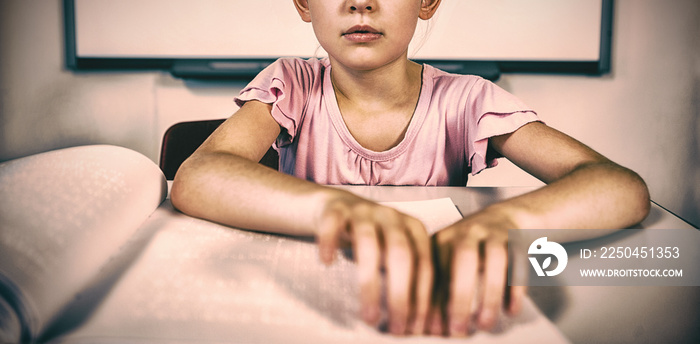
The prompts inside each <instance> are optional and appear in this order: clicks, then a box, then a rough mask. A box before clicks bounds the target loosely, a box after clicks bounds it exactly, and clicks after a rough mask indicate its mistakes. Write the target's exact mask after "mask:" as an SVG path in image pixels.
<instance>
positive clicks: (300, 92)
mask: <svg viewBox="0 0 700 344" xmlns="http://www.w3.org/2000/svg"><path fill="white" fill-rule="evenodd" d="M320 67H321V66H320V62H319V61H318V60H308V61H307V60H303V59H299V58H281V59H278V60H277V61H275V62H273V63H272V64H270V65H269V66H268V67H266V68H265V69H264V70H263V71H262V72H260V73H259V74H258V75H257V76H256V77H255V78H254V79H253V81H251V82H250V83H249V84H248V85H247V86H246V87H245V88H244V89H243V90H242V91H241V92H240V94H239V96H238V97H236V98H235V99H234V100H235V102H236V104H237V105H238V106H243V104H244V103H245V102H247V101H249V100H258V101H261V102H263V103H267V104H272V117H273V118H274V119H275V121H277V123H278V124H279V125H280V126H281V127H282V128H283V129H284V130H283V132H282V133H281V134H280V137H278V139H277V142H276V143H275V144H276V145H277V146H278V147H280V146H284V145H287V144H290V143H291V142H292V141H293V140H294V137H295V136H296V133H297V132H298V129H299V125H300V124H301V123H302V122H303V117H304V113H305V108H306V106H307V101H308V98H309V92H310V90H311V89H312V85H313V83H314V80H315V79H317V78H316V77H315V75H316V74H317V73H318V71H317V70H318V69H319V68H320Z"/></svg>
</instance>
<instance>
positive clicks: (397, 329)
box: [389, 320, 406, 335]
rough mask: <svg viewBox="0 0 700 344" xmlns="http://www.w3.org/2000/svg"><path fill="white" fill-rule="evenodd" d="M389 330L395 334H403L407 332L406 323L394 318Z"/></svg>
mask: <svg viewBox="0 0 700 344" xmlns="http://www.w3.org/2000/svg"><path fill="white" fill-rule="evenodd" d="M389 331H391V333H392V334H395V335H402V334H405V333H406V325H405V324H404V323H403V321H398V320H392V321H391V325H389Z"/></svg>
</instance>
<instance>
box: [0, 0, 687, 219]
mask: <svg viewBox="0 0 700 344" xmlns="http://www.w3.org/2000/svg"><path fill="white" fill-rule="evenodd" d="M233 19H235V18H233ZM699 23H700V3H698V2H697V1H696V0H675V1H672V2H668V1H662V0H618V1H616V9H615V28H614V41H613V44H614V47H613V67H612V73H611V74H610V75H606V76H603V77H586V76H567V75H521V74H517V75H504V76H503V77H502V78H501V80H500V81H499V84H500V85H501V86H502V87H504V88H506V89H507V90H509V91H511V92H512V93H514V94H516V95H517V96H519V97H520V98H521V99H523V100H524V101H525V102H526V103H529V104H530V105H531V106H532V107H534V108H535V109H537V110H538V112H539V113H540V115H541V117H542V118H543V119H544V120H545V121H546V122H547V123H548V124H549V125H551V126H553V127H556V128H558V129H560V130H562V131H564V132H566V133H568V134H570V135H571V136H573V137H575V138H577V139H579V140H581V141H582V142H584V143H586V144H588V145H590V146H591V147H593V148H594V149H596V150H598V151H600V152H601V153H603V154H604V155H606V156H608V157H609V158H611V159H613V160H615V161H617V162H619V163H620V164H622V165H625V166H628V167H630V168H632V169H634V170H635V171H637V172H639V173H640V174H641V175H642V177H644V178H645V180H646V181H647V183H648V184H649V186H650V189H651V192H652V198H653V199H654V200H655V201H657V202H658V203H659V204H661V205H662V206H664V207H666V208H668V209H670V210H671V211H673V212H675V213H677V214H680V215H681V216H683V217H684V218H686V219H688V220H689V221H691V222H693V223H694V224H695V225H696V226H697V225H700V168H699V167H700V166H699V164H700V138H698V136H699V134H700V121H699V120H698V114H699V113H700V41H699V40H698V37H700V24H699ZM62 30H63V25H62V4H61V1H60V0H42V1H22V0H3V1H2V2H0V54H1V55H0V111H1V112H0V161H2V160H8V159H12V158H17V157H21V156H25V155H28V154H33V153H38V152H42V151H46V150H51V149H56V148H61V147H67V146H73V145H79V144H90V143H109V144H116V145H121V146H126V147H129V148H132V149H135V150H137V151H140V152H142V153H144V154H145V155H147V156H148V157H150V158H151V159H153V160H154V161H157V159H158V155H159V144H160V138H161V137H162V134H163V132H164V131H165V129H166V128H167V127H168V126H169V125H171V124H173V123H176V122H179V121H184V120H195V119H204V118H223V117H227V116H229V115H230V114H231V113H232V112H233V111H235V106H234V104H233V102H232V97H233V96H234V95H235V94H236V93H237V91H238V90H239V89H240V88H241V87H242V86H243V85H244V82H216V83H204V82H187V81H183V80H181V79H175V78H172V77H171V76H170V75H169V74H167V73H164V72H158V71H146V72H144V71H140V72H79V73H74V72H70V71H66V70H65V67H64V61H63V54H64V53H63V37H62V36H63V31H62ZM232 34H235V33H232ZM523 184H524V185H537V184H539V182H537V181H535V180H534V179H532V178H531V177H529V176H527V175H526V174H524V173H522V172H521V171H519V170H518V169H517V168H515V167H513V166H512V165H510V164H508V163H507V162H504V163H502V164H501V166H499V167H498V168H496V169H493V170H490V171H487V172H484V173H482V174H480V175H479V176H477V178H474V179H473V180H471V181H470V185H523Z"/></svg>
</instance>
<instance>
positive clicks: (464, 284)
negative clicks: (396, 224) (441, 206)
mask: <svg viewBox="0 0 700 344" xmlns="http://www.w3.org/2000/svg"><path fill="white" fill-rule="evenodd" d="M489 145H490V146H491V148H493V149H495V150H496V151H498V152H499V153H501V154H502V155H503V156H504V157H506V158H508V159H509V160H510V161H512V162H513V163H514V164H515V165H517V166H519V167H520V168H522V169H523V170H525V171H527V172H528V173H530V174H532V175H533V176H535V177H537V178H539V179H540V180H542V181H544V182H545V183H547V185H546V186H545V187H542V188H540V189H537V190H535V191H532V192H529V193H527V194H524V195H521V196H518V197H515V198H512V199H508V200H505V201H503V202H499V203H496V204H493V205H490V206H488V207H486V208H485V209H483V210H481V211H479V212H476V213H474V214H471V215H468V216H466V217H465V218H464V219H463V220H462V221H459V222H457V223H455V224H454V225H452V226H450V227H447V228H445V229H443V230H442V231H440V232H438V233H437V234H436V235H435V237H434V240H433V242H434V243H435V246H436V247H435V249H436V252H439V254H438V255H437V259H436V261H437V263H436V265H437V266H436V268H437V270H439V271H440V272H439V273H438V275H440V276H442V277H441V280H438V281H437V284H436V286H437V289H442V292H437V293H436V295H449V296H443V300H436V301H435V304H434V306H433V313H434V316H432V320H431V322H432V324H433V326H431V329H430V330H429V332H433V333H443V334H445V333H447V334H451V335H465V334H466V333H467V328H468V327H470V324H469V323H470V319H471V313H470V312H471V311H470V310H471V309H472V304H473V303H475V304H477V305H478V306H477V307H478V316H477V319H476V321H477V323H478V325H479V327H481V328H490V327H491V326H493V324H494V322H495V320H496V318H497V317H498V314H499V312H500V309H501V308H502V306H503V303H504V299H505V300H507V301H506V302H507V304H506V305H505V308H506V309H508V310H510V311H511V312H517V311H518V308H519V307H520V305H521V302H522V301H521V300H522V298H523V297H524V295H525V288H524V287H510V288H508V290H507V291H506V285H505V283H506V273H505V272H506V271H507V264H508V259H507V239H508V229H514V228H521V229H576V228H578V229H590V230H589V231H588V232H587V233H586V234H585V236H580V235H579V236H575V235H573V234H572V233H580V232H581V231H575V232H574V231H572V232H571V233H568V234H567V233H566V232H565V231H557V233H563V235H561V236H559V237H554V236H551V235H550V238H549V240H552V241H556V242H567V241H575V240H583V239H589V238H593V237H597V236H601V235H605V234H608V233H610V232H613V231H615V230H617V229H620V228H625V227H629V226H632V225H635V224H638V223H639V222H641V221H642V220H643V219H644V218H645V217H646V216H647V214H648V212H649V208H650V200H649V191H648V189H647V186H646V184H645V183H644V181H643V180H642V178H640V177H639V175H637V174H636V173H635V172H633V171H631V170H629V169H627V168H624V167H622V166H620V165H618V164H616V163H614V162H612V161H610V160H608V159H607V158H605V157H604V156H602V155H600V154H598V153H597V152H595V151H594V150H592V149H590V148H589V147H587V146H585V145H584V144H582V143H580V142H578V141H576V140H575V139H573V138H571V137H569V136H567V135H565V134H563V133H561V132H559V131H557V130H555V129H553V128H550V127H548V126H546V125H545V124H543V123H540V122H533V123H529V124H526V125H525V126H523V127H521V128H520V129H518V130H516V131H515V132H513V133H510V134H506V135H502V136H497V137H493V138H491V139H490V140H489ZM478 289H481V291H482V292H481V293H479V292H477V290H478ZM448 298H449V299H448ZM439 309H443V310H444V312H441V311H439ZM441 314H443V315H444V316H445V317H447V319H443V316H441Z"/></svg>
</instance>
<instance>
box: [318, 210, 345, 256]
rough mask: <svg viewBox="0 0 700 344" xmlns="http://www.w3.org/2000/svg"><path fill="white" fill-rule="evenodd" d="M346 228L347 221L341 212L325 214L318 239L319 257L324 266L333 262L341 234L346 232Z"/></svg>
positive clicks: (331, 211) (335, 211)
mask: <svg viewBox="0 0 700 344" xmlns="http://www.w3.org/2000/svg"><path fill="white" fill-rule="evenodd" d="M346 226H347V221H346V219H345V216H343V214H342V213H341V212H340V211H338V210H329V211H327V212H326V213H325V214H323V217H322V218H321V223H320V225H319V228H318V232H317V234H316V237H317V240H318V250H319V255H320V258H321V261H322V262H323V263H324V264H326V265H329V264H331V263H332V262H333V258H334V257H335V252H336V250H337V249H338V240H339V237H340V234H341V233H342V232H344V231H345V229H346Z"/></svg>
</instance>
